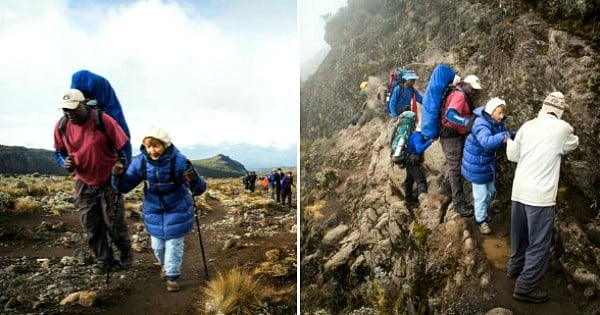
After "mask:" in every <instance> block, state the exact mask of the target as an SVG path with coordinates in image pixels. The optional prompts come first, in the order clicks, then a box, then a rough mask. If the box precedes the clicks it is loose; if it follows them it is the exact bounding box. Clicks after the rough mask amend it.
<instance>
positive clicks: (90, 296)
mask: <svg viewBox="0 0 600 315" xmlns="http://www.w3.org/2000/svg"><path fill="white" fill-rule="evenodd" d="M97 298H98V293H97V292H96V291H81V293H80V294H79V300H78V301H77V303H79V305H82V306H85V307H91V306H92V305H94V304H95V303H96V299H97Z"/></svg>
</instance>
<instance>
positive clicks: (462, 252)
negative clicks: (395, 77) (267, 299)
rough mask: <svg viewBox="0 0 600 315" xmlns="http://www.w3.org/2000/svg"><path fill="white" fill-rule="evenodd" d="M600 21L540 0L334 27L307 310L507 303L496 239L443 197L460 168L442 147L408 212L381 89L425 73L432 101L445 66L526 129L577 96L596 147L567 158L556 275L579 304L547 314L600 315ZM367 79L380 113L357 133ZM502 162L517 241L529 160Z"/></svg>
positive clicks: (310, 234)
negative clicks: (518, 199)
mask: <svg viewBox="0 0 600 315" xmlns="http://www.w3.org/2000/svg"><path fill="white" fill-rule="evenodd" d="M534 9H535V10H534ZM594 10H596V11H597V10H598V5H597V2H595V1H577V2H576V3H575V4H574V3H572V2H566V1H552V2H551V3H550V4H548V5H547V6H546V7H544V6H542V5H539V4H537V2H533V1H522V2H519V1H490V2H486V4H480V3H471V2H470V1H442V0H439V1H436V0H430V1H384V0H382V1H361V0H355V1H349V3H348V7H346V8H342V9H341V10H340V11H339V12H338V13H337V14H336V15H334V16H333V17H331V18H330V20H329V23H328V24H327V34H326V40H327V41H328V43H329V44H330V45H331V46H332V50H331V52H330V53H329V55H328V56H327V57H326V58H325V60H324V61H323V63H322V64H321V67H320V68H319V70H318V71H317V72H316V73H315V74H314V75H313V76H311V78H309V80H307V81H306V82H305V83H304V84H303V85H302V86H301V120H302V123H301V137H302V147H301V174H302V180H301V184H302V187H301V191H302V200H301V205H302V209H301V211H302V216H301V235H302V238H301V257H302V260H301V272H302V277H301V279H302V283H301V288H302V293H301V302H302V303H303V304H302V305H308V304H305V302H308V301H310V305H311V309H312V310H316V309H318V308H326V309H328V310H330V311H332V312H334V313H335V312H339V313H340V314H341V313H344V314H347V313H350V312H351V311H353V310H354V311H356V313H355V314H367V313H365V312H366V311H365V312H360V311H358V309H359V307H360V306H368V307H370V308H373V309H376V310H379V311H384V312H388V313H393V312H399V313H403V312H406V313H410V314H412V313H416V312H419V313H435V312H441V313H445V312H448V313H453V312H458V313H465V312H466V313H481V312H485V311H486V310H489V309H491V308H493V307H495V306H498V305H499V304H502V303H499V301H500V300H501V299H499V298H498V295H500V293H498V292H499V291H498V287H499V286H500V284H498V283H496V282H495V280H494V279H493V274H494V272H495V271H493V270H494V268H492V266H491V265H492V264H491V263H490V260H489V259H487V258H486V255H485V254H484V252H483V249H482V248H483V243H484V242H485V239H483V238H481V237H480V235H479V232H478V231H477V230H476V227H475V226H474V224H473V223H472V219H464V218H460V217H459V216H457V215H456V213H455V212H454V211H453V206H452V204H451V203H449V201H448V200H447V198H445V197H444V196H442V195H439V194H438V193H437V191H438V186H439V183H440V182H441V179H442V175H443V172H444V170H445V166H444V157H443V154H442V153H441V148H440V147H439V144H437V143H436V144H434V145H433V146H432V147H431V148H430V149H429V150H428V151H427V152H426V156H425V158H426V162H425V168H426V173H427V178H428V183H429V193H428V194H426V195H423V196H421V197H420V198H419V199H420V206H419V207H418V208H416V209H407V208H406V207H405V206H404V203H403V200H404V196H403V194H402V192H401V187H402V182H403V181H404V178H405V171H404V170H400V169H398V168H392V167H391V166H390V159H389V154H390V152H389V148H388V141H389V139H388V138H387V137H388V134H389V128H390V126H391V125H390V123H389V119H388V117H387V116H386V115H385V114H384V113H383V111H382V109H381V106H382V105H381V102H380V101H378V100H377V98H376V94H377V90H378V88H379V87H380V84H381V83H382V82H385V81H386V79H387V73H388V72H389V71H390V69H392V68H394V67H400V66H409V67H411V68H413V69H415V70H416V71H417V73H418V74H419V76H420V77H421V80H419V81H417V87H418V88H419V89H420V90H421V91H424V90H425V87H426V84H427V81H428V78H429V75H430V73H431V71H432V69H433V68H434V66H435V65H436V64H438V63H447V64H450V65H451V66H452V67H453V68H454V69H456V70H458V71H459V72H460V74H461V75H466V74H470V73H474V74H477V75H478V76H479V77H480V79H481V81H482V84H483V86H484V90H483V91H482V92H483V93H481V94H480V95H479V97H478V98H477V99H476V101H477V103H478V104H483V103H485V101H487V99H489V98H490V97H494V96H499V97H501V98H503V99H505V100H506V101H507V103H508V109H509V113H510V115H511V118H510V121H509V123H508V127H509V128H510V129H517V128H518V127H519V126H520V125H521V124H522V123H523V122H525V121H526V120H528V119H531V118H533V117H535V116H536V115H537V112H538V110H539V109H540V107H541V102H542V100H543V98H544V97H545V96H546V95H547V93H549V92H551V91H554V90H560V91H562V92H563V93H565V95H566V97H567V102H568V103H569V106H570V108H569V110H568V111H566V112H565V114H564V115H563V118H564V119H565V120H566V121H568V122H569V123H571V124H572V125H573V127H574V128H575V133H576V134H577V135H578V136H579V137H580V148H579V149H577V150H576V152H574V153H573V154H571V155H569V156H567V157H565V158H563V161H564V162H563V168H562V176H561V178H562V180H561V188H560V190H559V198H558V201H559V214H558V216H557V222H556V225H555V237H554V246H553V249H552V255H551V259H552V261H551V268H550V269H549V272H548V273H547V277H550V278H551V280H550V282H552V283H554V281H562V282H561V283H562V284H563V286H564V287H567V288H568V290H569V294H571V295H570V296H568V298H569V301H573V304H572V305H569V306H568V307H566V308H563V309H559V308H556V309H554V310H553V309H552V306H550V307H549V308H547V309H545V310H550V312H546V313H548V314H560V312H561V311H564V310H569V307H571V308H572V309H575V308H578V309H579V311H582V312H584V313H594V312H598V311H599V310H600V302H599V299H598V296H599V295H600V280H598V279H599V276H600V274H599V273H598V270H600V243H598V234H599V233H598V231H599V230H600V215H598V205H597V203H596V202H597V199H598V196H600V190H599V189H600V188H599V187H600V185H598V184H599V183H600V172H599V170H598V168H596V167H594V164H596V163H597V161H598V158H597V153H596V152H597V148H598V146H599V145H600V138H599V131H598V129H599V127H600V126H599V121H600V116H599V114H598V93H599V90H598V87H599V86H600V85H599V82H600V79H599V74H598V68H599V66H598V65H599V61H600V58H599V56H598V47H597V42H598V34H597V33H594V32H593V31H590V28H589V25H588V24H589V23H590V20H589V19H590V16H594V14H595V12H596V11H594ZM557 12H560V13H557ZM593 23H596V24H597V22H595V21H594V22H593ZM576 25H579V26H581V27H579V28H575V27H574V26H576ZM582 25H585V27H583V26H582ZM596 27H597V25H596ZM364 80H368V81H369V88H368V90H367V102H366V108H365V110H364V113H363V115H362V117H361V119H360V120H359V122H358V124H357V125H356V126H349V122H350V117H351V116H352V115H353V114H354V113H356V112H358V111H359V110H360V109H361V108H362V104H363V100H364V99H363V98H361V97H359V96H358V84H359V83H360V82H361V81H364ZM498 158H499V170H498V175H499V178H498V180H497V187H498V193H499V196H498V200H499V205H498V209H500V211H501V213H499V214H497V215H496V216H495V217H494V221H493V222H492V226H493V228H494V230H495V231H496V234H498V235H503V236H504V237H506V236H507V235H508V234H509V222H510V213H509V212H510V206H509V200H510V189H511V185H512V176H513V175H514V164H512V163H508V162H507V161H506V158H505V154H504V148H502V149H500V152H499V154H498ZM596 216H598V217H596ZM594 217H596V219H594ZM583 257H585V258H583ZM503 261H504V262H506V259H504V260H503ZM558 275H566V276H565V277H564V278H561V277H559V276H558ZM564 282H567V285H564ZM511 289H512V287H511V288H510V289H508V290H511ZM555 294H557V293H555ZM563 297H564V296H563ZM557 298H560V297H557ZM575 305H576V306H575ZM512 307H513V308H514V309H513V310H515V311H520V313H531V312H532V311H533V312H538V311H540V310H544V309H539V310H534V309H519V307H521V306H519V305H516V304H515V305H512ZM309 310H310V309H309ZM363 311H364V309H363ZM517 313H519V312H517Z"/></svg>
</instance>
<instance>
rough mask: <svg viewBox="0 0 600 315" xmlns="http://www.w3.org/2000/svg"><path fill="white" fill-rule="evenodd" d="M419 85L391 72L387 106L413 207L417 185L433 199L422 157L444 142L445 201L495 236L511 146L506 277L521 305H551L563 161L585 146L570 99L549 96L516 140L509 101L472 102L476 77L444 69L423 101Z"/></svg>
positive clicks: (409, 73)
mask: <svg viewBox="0 0 600 315" xmlns="http://www.w3.org/2000/svg"><path fill="white" fill-rule="evenodd" d="M442 78H443V79H442ZM418 79H419V76H418V75H417V74H416V72H415V71H413V70H408V69H398V70H395V71H393V73H392V75H391V76H390V81H389V82H388V97H386V99H385V101H384V106H385V105H387V106H386V107H387V109H388V111H389V115H390V117H391V118H392V120H393V121H394V124H393V127H392V135H391V141H390V154H391V157H392V161H393V162H394V163H396V164H398V165H400V166H402V167H405V169H406V180H405V182H404V196H405V201H406V203H407V206H408V207H414V206H415V205H417V204H418V199H417V198H415V197H414V194H413V185H414V183H416V185H417V191H418V194H419V195H420V194H423V193H427V181H426V178H425V175H424V172H423V169H422V167H421V166H422V163H423V153H424V152H425V150H426V149H427V148H428V147H430V145H431V144H432V143H433V142H434V141H435V140H437V139H439V141H440V144H441V147H442V151H443V153H444V155H445V158H446V163H447V167H448V170H447V172H446V174H445V176H444V178H443V181H442V183H441V185H440V193H442V194H444V195H447V196H448V197H450V198H451V200H452V202H453V205H454V210H455V211H456V212H457V213H459V214H460V215H461V216H463V217H470V216H473V214H474V215H475V223H476V224H477V226H478V227H479V231H480V232H481V233H482V234H486V235H487V234H490V233H492V230H491V229H490V227H489V225H488V223H487V221H488V210H489V207H490V204H491V202H492V200H494V197H495V194H496V187H495V178H496V172H497V166H496V154H497V152H496V151H497V150H498V149H499V148H500V147H501V146H502V145H503V144H506V156H507V158H508V160H509V161H512V162H516V163H517V167H516V171H515V175H514V180H513V185H512V196H511V201H512V202H511V233H510V241H511V256H510V259H509V262H508V268H507V276H508V277H510V278H512V279H515V280H516V282H515V287H514V291H513V297H514V298H515V299H518V300H522V301H528V302H533V303H542V302H546V301H547V300H548V299H549V297H548V294H547V293H546V292H544V291H543V290H541V289H540V288H539V285H540V282H541V279H542V276H543V275H544V273H545V271H546V269H547V266H548V264H549V251H550V246H551V239H552V227H553V225H554V218H555V214H556V195H557V189H558V179H559V175H560V163H561V157H562V156H563V155H564V154H567V153H568V152H571V151H573V150H575V149H576V148H577V146H578V144H579V139H578V137H577V136H576V135H574V132H573V128H572V127H571V126H570V125H569V124H568V123H567V122H565V121H564V120H561V117H562V114H563V112H564V110H565V109H566V107H567V104H566V102H565V97H564V95H563V94H562V93H561V92H556V91H555V92H551V93H549V94H548V95H547V96H546V98H545V99H544V100H543V102H542V106H541V109H540V111H539V112H538V114H537V117H535V118H533V119H531V120H529V121H527V122H525V123H524V124H523V125H522V126H521V127H520V128H519V129H518V131H516V132H515V131H509V130H507V129H506V127H505V121H506V113H507V104H506V101H504V100H503V99H500V98H498V97H493V98H490V99H489V100H488V101H487V103H486V104H485V105H483V106H479V107H476V106H475V104H473V101H472V99H473V97H474V96H475V94H476V93H478V92H479V91H481V90H482V85H481V83H480V81H479V78H478V77H477V76H475V75H468V76H466V77H464V78H462V77H460V76H458V75H457V74H455V73H454V71H453V70H451V68H450V67H448V66H447V65H440V66H438V67H436V69H434V71H433V73H432V75H431V77H430V81H429V85H428V86H427V90H426V92H425V96H423V95H422V94H421V92H419V91H418V90H417V89H416V88H415V87H414V84H415V81H416V80H418ZM394 81H395V82H394ZM363 83H364V82H363ZM363 89H364V87H363V84H361V90H363ZM417 103H418V104H421V105H420V106H419V105H417ZM432 130H433V131H432ZM402 137H404V138H402ZM402 146H403V147H402ZM463 179H465V180H467V181H468V182H470V183H471V186H472V196H471V198H472V201H473V208H471V207H470V206H468V203H467V200H466V198H465V195H464V192H463Z"/></svg>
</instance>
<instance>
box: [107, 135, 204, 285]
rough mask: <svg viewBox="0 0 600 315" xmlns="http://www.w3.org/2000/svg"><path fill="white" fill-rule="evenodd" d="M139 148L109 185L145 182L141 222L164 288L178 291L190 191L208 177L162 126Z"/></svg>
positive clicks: (198, 190)
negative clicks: (164, 279) (203, 174)
mask: <svg viewBox="0 0 600 315" xmlns="http://www.w3.org/2000/svg"><path fill="white" fill-rule="evenodd" d="M140 150H141V154H139V155H138V156H136V157H135V158H134V159H133V161H132V163H131V165H129V167H128V168H127V170H126V171H124V170H123V169H119V167H117V166H115V169H113V178H112V183H113V187H115V188H116V189H117V190H118V191H119V192H123V193H126V192H129V191H130V190H132V189H133V188H135V187H136V186H137V185H138V184H139V183H140V182H141V181H144V198H143V213H144V225H145V226H146V230H147V231H148V234H150V237H151V238H150V239H151V243H152V249H153V250H154V254H155V256H156V258H157V260H158V262H159V263H160V264H161V266H163V268H162V270H161V277H165V278H166V282H167V290H168V291H170V292H174V291H179V284H178V283H177V279H178V278H179V276H180V274H181V263H182V261H183V249H184V238H185V236H186V235H187V234H189V233H190V232H191V230H192V227H193V224H194V215H195V210H194V199H193V196H195V195H200V194H202V193H203V192H204V191H205V190H206V182H205V181H204V179H203V178H202V177H201V176H199V175H198V173H197V172H196V170H195V168H194V167H193V166H192V164H191V162H190V161H189V160H188V159H187V158H186V157H185V156H184V155H183V154H181V152H179V150H178V149H177V148H176V147H175V146H174V145H173V144H172V143H171V136H170V135H169V133H168V132H166V131H165V130H163V129H161V128H158V127H156V126H151V127H149V128H148V130H146V132H145V133H144V137H143V141H142V146H141V148H140Z"/></svg>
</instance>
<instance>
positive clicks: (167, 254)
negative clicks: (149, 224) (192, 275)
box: [150, 236, 185, 281]
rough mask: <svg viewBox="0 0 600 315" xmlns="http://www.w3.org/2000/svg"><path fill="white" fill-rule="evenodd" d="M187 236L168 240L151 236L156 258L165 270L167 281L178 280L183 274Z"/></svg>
mask: <svg viewBox="0 0 600 315" xmlns="http://www.w3.org/2000/svg"><path fill="white" fill-rule="evenodd" d="M184 240H185V236H182V237H179V238H171V239H168V240H165V239H160V238H156V237H154V236H150V241H151V242H152V249H153V250H154V256H156V259H158V262H159V263H160V264H161V266H163V267H164V268H165V275H166V277H167V280H171V281H173V280H176V279H177V278H179V275H180V274H181V263H182V262H183V248H184Z"/></svg>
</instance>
